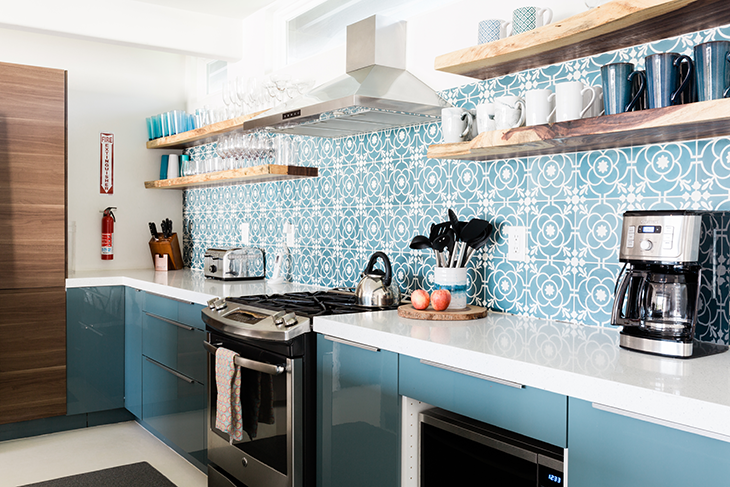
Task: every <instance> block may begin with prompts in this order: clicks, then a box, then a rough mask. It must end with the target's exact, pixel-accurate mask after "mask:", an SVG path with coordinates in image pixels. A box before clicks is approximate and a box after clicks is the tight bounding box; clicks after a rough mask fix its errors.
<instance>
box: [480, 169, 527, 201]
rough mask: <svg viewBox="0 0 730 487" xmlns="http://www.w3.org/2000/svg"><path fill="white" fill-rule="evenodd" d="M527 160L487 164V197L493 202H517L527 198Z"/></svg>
mask: <svg viewBox="0 0 730 487" xmlns="http://www.w3.org/2000/svg"><path fill="white" fill-rule="evenodd" d="M527 164H528V160H526V159H508V160H499V161H487V162H486V176H485V182H486V186H487V187H486V196H487V197H488V198H489V199H491V200H493V201H500V202H507V201H509V202H517V201H520V200H522V199H524V198H525V197H526V196H527V191H528V190H527V186H528V178H527V174H528V172H527V167H528V166H527Z"/></svg>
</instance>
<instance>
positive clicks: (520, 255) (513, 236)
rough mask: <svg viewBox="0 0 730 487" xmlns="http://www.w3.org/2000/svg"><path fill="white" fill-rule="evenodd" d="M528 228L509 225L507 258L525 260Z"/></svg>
mask: <svg viewBox="0 0 730 487" xmlns="http://www.w3.org/2000/svg"><path fill="white" fill-rule="evenodd" d="M526 230H527V229H526V228H525V227H509V228H508V229H507V232H508V234H507V242H508V250H507V260H516V261H520V262H524V261H525V260H526V258H525V257H526V255H527V231H526Z"/></svg>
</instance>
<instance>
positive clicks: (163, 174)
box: [160, 154, 170, 179]
mask: <svg viewBox="0 0 730 487" xmlns="http://www.w3.org/2000/svg"><path fill="white" fill-rule="evenodd" d="M169 160H170V156H169V155H168V154H163V155H162V157H160V179H167V164H168V162H169Z"/></svg>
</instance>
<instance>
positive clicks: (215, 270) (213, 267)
mask: <svg viewBox="0 0 730 487" xmlns="http://www.w3.org/2000/svg"><path fill="white" fill-rule="evenodd" d="M208 270H209V271H210V272H212V273H213V274H215V273H216V272H217V271H218V268H217V267H216V266H215V265H211V266H210V267H208Z"/></svg>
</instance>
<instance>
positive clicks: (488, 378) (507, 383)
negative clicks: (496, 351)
mask: <svg viewBox="0 0 730 487" xmlns="http://www.w3.org/2000/svg"><path fill="white" fill-rule="evenodd" d="M421 363H422V364H423V365H430V366H431V367H436V368H438V369H444V370H448V371H449V372H456V373H458V374H464V375H468V376H471V377H476V378H477V379H482V380H486V381H489V382H494V383H496V384H502V385H503V386H509V387H514V388H515V389H524V388H525V386H524V385H522V384H520V383H519V382H512V381H511V380H506V379H500V378H499V377H492V376H491V375H484V374H479V373H477V372H472V371H470V370H464V369H460V368H458V367H451V366H450V365H444V364H440V363H438V362H431V361H430V360H425V359H421Z"/></svg>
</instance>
